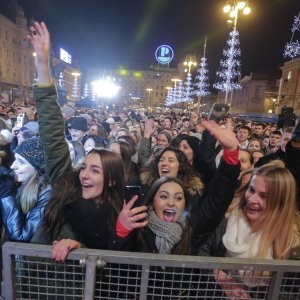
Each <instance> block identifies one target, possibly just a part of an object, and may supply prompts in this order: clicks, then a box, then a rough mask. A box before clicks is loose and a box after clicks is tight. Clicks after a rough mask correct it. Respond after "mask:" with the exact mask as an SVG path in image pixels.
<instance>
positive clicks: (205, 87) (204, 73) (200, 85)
mask: <svg viewBox="0 0 300 300" xmlns="http://www.w3.org/2000/svg"><path fill="white" fill-rule="evenodd" d="M206 61H207V59H206V57H205V56H203V57H201V59H200V64H199V66H200V68H199V69H198V70H197V75H196V77H195V79H196V83H195V88H196V90H195V95H196V96H198V97H204V96H206V95H208V94H209V81H208V70H207V62H206Z"/></svg>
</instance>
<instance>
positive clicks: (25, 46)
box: [0, 1, 35, 103]
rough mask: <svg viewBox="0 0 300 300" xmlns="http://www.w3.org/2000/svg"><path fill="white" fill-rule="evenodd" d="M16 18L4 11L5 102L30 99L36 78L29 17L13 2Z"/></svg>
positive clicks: (0, 44)
mask: <svg viewBox="0 0 300 300" xmlns="http://www.w3.org/2000/svg"><path fill="white" fill-rule="evenodd" d="M12 2H13V3H11V5H10V7H9V8H10V11H13V12H14V20H11V19H9V18H8V17H6V16H4V15H2V14H0V93H1V94H0V95H1V99H0V100H1V101H2V102H9V103H12V102H14V101H20V102H23V103H26V102H30V98H31V91H30V87H31V86H32V84H33V82H34V78H35V69H34V57H33V49H32V47H31V45H30V43H29V42H28V40H27V35H28V28H27V20H26V18H25V16H24V11H23V10H22V8H21V7H20V6H19V5H17V4H16V3H15V2H14V1H12Z"/></svg>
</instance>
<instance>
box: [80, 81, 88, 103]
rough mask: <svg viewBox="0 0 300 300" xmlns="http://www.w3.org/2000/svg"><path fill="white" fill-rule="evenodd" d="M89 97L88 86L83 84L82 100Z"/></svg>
mask: <svg viewBox="0 0 300 300" xmlns="http://www.w3.org/2000/svg"><path fill="white" fill-rule="evenodd" d="M88 96H89V87H88V84H87V83H85V85H84V88H83V95H82V98H83V99H85V98H87V97H88Z"/></svg>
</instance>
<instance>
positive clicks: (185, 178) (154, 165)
mask: <svg viewBox="0 0 300 300" xmlns="http://www.w3.org/2000/svg"><path fill="white" fill-rule="evenodd" d="M167 151H171V152H174V154H175V156H176V158H177V160H178V162H179V168H178V175H177V178H179V179H180V180H181V181H182V183H183V185H184V187H185V188H187V187H189V185H190V183H191V181H192V179H193V178H194V177H196V176H198V177H199V175H198V174H197V173H196V172H195V171H194V169H193V168H192V167H191V166H190V165H189V163H188V160H187V158H186V156H185V155H184V153H183V152H182V151H181V150H179V149H178V148H176V147H173V146H169V147H166V148H165V149H163V150H162V152H161V154H160V155H158V156H157V157H155V159H154V160H152V161H151V162H150V163H149V164H148V165H146V166H145V167H144V168H143V169H142V170H141V175H142V176H141V179H142V181H144V180H143V178H142V177H143V174H142V173H143V172H146V173H148V174H149V175H148V176H149V177H148V179H146V181H144V183H145V184H148V185H151V184H152V183H153V182H154V181H155V180H156V179H158V178H159V173H158V164H159V161H160V159H161V157H162V156H163V154H164V153H165V152H167Z"/></svg>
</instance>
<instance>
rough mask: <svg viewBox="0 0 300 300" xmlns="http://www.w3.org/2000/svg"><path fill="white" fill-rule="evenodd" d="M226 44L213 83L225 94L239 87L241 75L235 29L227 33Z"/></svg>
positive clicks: (238, 46) (237, 36)
mask: <svg viewBox="0 0 300 300" xmlns="http://www.w3.org/2000/svg"><path fill="white" fill-rule="evenodd" d="M227 45H228V46H229V48H227V49H224V50H223V55H224V59H223V60H221V61H220V69H221V70H220V71H217V82H216V83H215V84H214V85H213V86H214V88H216V89H218V90H221V91H222V92H226V95H227V93H228V92H231V91H233V90H240V89H241V85H240V84H239V82H238V80H239V78H240V76H241V73H240V67H241V61H240V56H241V50H240V42H239V33H238V31H237V30H236V29H233V30H232V31H231V32H230V33H229V40H228V41H227Z"/></svg>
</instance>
